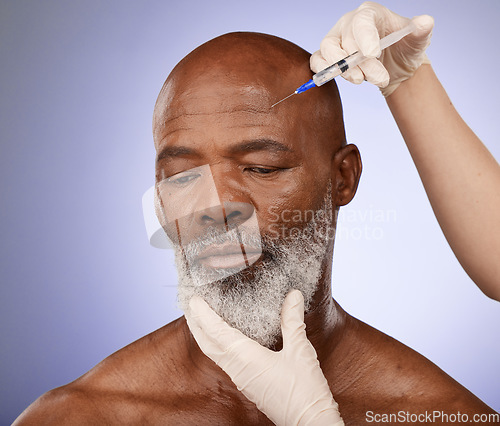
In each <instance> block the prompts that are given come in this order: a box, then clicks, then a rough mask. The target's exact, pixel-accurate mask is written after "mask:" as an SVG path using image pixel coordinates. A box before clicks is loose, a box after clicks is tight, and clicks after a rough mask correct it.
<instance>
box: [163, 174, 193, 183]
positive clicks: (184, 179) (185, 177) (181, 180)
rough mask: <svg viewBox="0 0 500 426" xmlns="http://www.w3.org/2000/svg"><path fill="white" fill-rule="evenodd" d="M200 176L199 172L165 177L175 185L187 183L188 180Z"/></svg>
mask: <svg viewBox="0 0 500 426" xmlns="http://www.w3.org/2000/svg"><path fill="white" fill-rule="evenodd" d="M198 177H200V175H199V174H193V175H182V176H179V175H174V176H172V177H169V178H168V179H167V182H168V183H169V184H171V185H175V186H185V185H187V184H188V183H189V182H191V181H193V180H195V179H196V178H198Z"/></svg>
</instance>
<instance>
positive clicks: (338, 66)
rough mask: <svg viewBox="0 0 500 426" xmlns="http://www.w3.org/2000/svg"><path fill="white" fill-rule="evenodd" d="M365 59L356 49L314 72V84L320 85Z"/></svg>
mask: <svg viewBox="0 0 500 426" xmlns="http://www.w3.org/2000/svg"><path fill="white" fill-rule="evenodd" d="M365 59H366V58H365V56H363V54H362V53H361V52H357V51H356V52H354V53H352V54H351V55H349V56H347V57H345V58H344V59H341V60H340V61H338V62H335V63H334V64H333V65H330V66H329V67H328V68H325V69H324V70H322V71H320V72H318V73H316V74H314V75H313V80H314V84H316V86H322V85H323V84H325V83H328V82H329V81H330V80H333V79H334V78H335V77H337V76H338V75H340V74H342V73H343V72H345V71H347V70H348V69H350V68H352V67H355V66H357V65H359V64H360V63H361V62H363V61H364V60H365Z"/></svg>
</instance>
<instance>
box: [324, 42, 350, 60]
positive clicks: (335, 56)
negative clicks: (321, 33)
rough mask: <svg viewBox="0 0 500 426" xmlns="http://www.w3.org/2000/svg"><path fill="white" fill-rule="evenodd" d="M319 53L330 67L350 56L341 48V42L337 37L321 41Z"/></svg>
mask: <svg viewBox="0 0 500 426" xmlns="http://www.w3.org/2000/svg"><path fill="white" fill-rule="evenodd" d="M319 52H320V54H321V56H322V57H323V59H324V60H325V61H326V62H328V65H332V64H334V63H335V62H338V61H340V60H341V59H342V58H345V57H346V56H347V55H348V53H347V52H346V51H345V50H344V49H343V48H342V47H341V46H340V40H339V39H338V38H337V37H325V38H324V39H323V40H322V41H321V44H320V49H319Z"/></svg>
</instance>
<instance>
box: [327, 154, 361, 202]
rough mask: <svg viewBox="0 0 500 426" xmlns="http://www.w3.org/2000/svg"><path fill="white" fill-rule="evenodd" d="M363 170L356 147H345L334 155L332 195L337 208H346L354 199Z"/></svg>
mask: <svg viewBox="0 0 500 426" xmlns="http://www.w3.org/2000/svg"><path fill="white" fill-rule="evenodd" d="M362 168H363V167H362V165H361V157H360V155H359V151H358V148H357V147H356V145H352V144H349V145H346V146H343V147H342V148H340V149H339V150H338V151H337V152H336V153H335V154H334V155H333V158H332V190H333V191H332V192H333V193H332V195H333V201H334V203H335V205H336V206H344V205H346V204H348V203H349V202H350V201H351V200H352V199H353V197H354V194H356V189H357V188H358V183H359V178H360V176H361V170H362Z"/></svg>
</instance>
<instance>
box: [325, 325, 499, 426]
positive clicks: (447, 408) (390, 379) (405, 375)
mask: <svg viewBox="0 0 500 426" xmlns="http://www.w3.org/2000/svg"><path fill="white" fill-rule="evenodd" d="M352 321H353V322H352V324H353V327H351V328H350V331H349V332H348V334H349V335H348V336H345V337H346V342H345V343H346V344H347V346H348V349H347V350H346V352H347V351H353V350H354V351H356V355H355V357H350V358H347V359H349V360H350V365H349V366H347V367H346V366H342V365H340V366H337V367H336V370H337V371H339V367H340V370H341V371H342V372H347V374H348V376H349V377H346V378H343V379H342V380H341V381H340V383H338V384H333V383H332V386H331V387H332V391H333V394H334V395H335V397H336V399H337V401H338V402H339V405H340V407H341V410H344V413H346V414H347V412H350V413H352V416H353V417H352V418H354V419H355V421H354V424H358V423H356V422H360V421H362V423H364V422H366V421H368V420H369V419H368V417H367V415H371V416H375V415H378V414H380V415H382V414H390V413H392V414H393V415H394V414H396V415H397V414H398V413H408V414H409V415H411V414H415V415H418V414H422V413H426V412H430V413H434V412H435V413H441V414H443V415H445V414H448V415H451V414H456V413H458V412H460V413H463V414H466V415H468V416H469V418H470V419H472V418H473V416H474V415H476V414H478V415H481V414H494V413H495V411H494V410H492V409H491V408H490V407H488V406H487V405H486V404H485V403H484V402H482V401H481V400H480V399H479V398H477V397H476V396H475V395H474V394H472V393H471V392H470V391H469V390H467V389H466V388H465V387H464V386H462V385H461V384H460V383H458V382H457V381H456V380H454V379H453V378H452V377H450V376H449V375H448V374H446V373H445V372H444V371H443V370H441V369H440V368H439V367H438V366H436V365H435V364H434V363H432V362H431V361H429V360H428V359H427V358H425V357H424V356H422V355H421V354H419V353H418V352H416V351H414V350H413V349H411V348H409V347H408V346H406V345H404V344H403V343H401V342H399V341H397V340H395V339H393V338H392V337H390V336H388V335H386V334H384V333H382V332H380V331H378V330H376V329H374V328H373V327H370V326H368V325H367V324H365V323H363V322H361V321H358V320H356V319H354V318H353V319H352ZM354 358H355V359H356V361H354V362H353V359H354ZM340 376H341V377H342V374H341V375H340ZM337 379H338V376H337ZM339 385H340V386H339ZM360 416H361V417H360ZM346 417H348V418H349V416H346ZM379 418H380V417H379ZM367 419H368V420H367ZM372 421H374V420H372ZM496 421H498V419H497V420H496ZM398 422H400V419H398ZM348 423H349V422H346V424H348ZM409 423H411V422H409ZM413 423H415V422H413ZM435 423H436V424H440V422H439V420H436V421H435ZM403 424H404V422H403ZM484 424H488V423H484Z"/></svg>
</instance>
